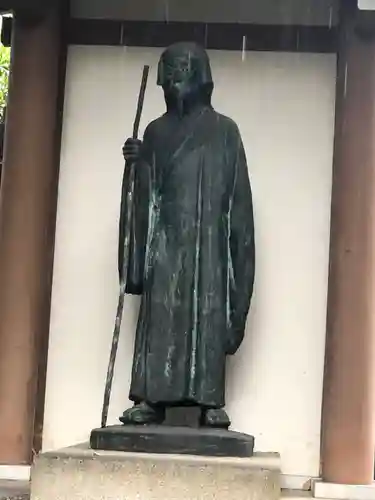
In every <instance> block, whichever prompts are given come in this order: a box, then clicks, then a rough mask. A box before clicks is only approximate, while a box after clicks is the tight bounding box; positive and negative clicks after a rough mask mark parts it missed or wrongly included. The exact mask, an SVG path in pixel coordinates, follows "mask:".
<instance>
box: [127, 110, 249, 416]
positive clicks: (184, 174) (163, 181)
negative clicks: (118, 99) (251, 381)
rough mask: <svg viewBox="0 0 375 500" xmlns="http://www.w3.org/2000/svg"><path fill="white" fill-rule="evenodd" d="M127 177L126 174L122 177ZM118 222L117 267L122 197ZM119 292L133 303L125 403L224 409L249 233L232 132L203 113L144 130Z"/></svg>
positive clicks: (244, 292)
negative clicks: (136, 307)
mask: <svg viewBox="0 0 375 500" xmlns="http://www.w3.org/2000/svg"><path fill="white" fill-rule="evenodd" d="M125 171H126V172H128V169H125ZM128 184H129V179H128V175H127V174H125V175H124V181H123V196H122V207H121V214H122V215H121V220H120V245H119V266H120V269H121V266H122V252H123V242H124V232H125V230H126V228H125V227H124V224H125V222H124V221H125V216H124V214H125V213H126V210H127V207H126V192H127V190H128V188H129V185H128ZM132 213H133V217H132V222H131V227H130V230H131V248H130V262H129V269H128V283H127V292H128V293H132V294H141V295H142V299H141V308H140V313H139V320H138V327H137V332H136V339H135V349H134V360H133V371H132V382H131V389H130V399H131V400H133V401H135V402H140V401H147V402H149V403H154V404H155V403H160V404H164V405H170V406H173V405H201V406H206V407H212V408H220V407H222V406H224V404H225V402H224V398H225V359H226V355H228V354H233V353H235V352H236V350H237V349H238V347H239V346H240V344H241V342H242V340H243V336H244V330H245V323H246V316H247V313H248V309H249V305H250V300H251V295H252V291H253V282H254V264H255V250H254V225H253V207H252V195H251V188H250V182H249V176H248V170H247V165H246V157H245V152H244V148H243V144H242V140H241V137H240V133H239V130H238V128H237V126H236V124H235V123H234V122H233V121H232V120H231V119H229V118H227V117H225V116H223V115H220V114H218V113H217V112H215V111H214V110H213V109H212V108H211V107H210V106H206V107H201V108H199V109H196V110H195V111H193V112H192V113H191V114H189V115H187V116H185V117H184V118H182V119H180V118H178V117H177V116H176V115H173V114H170V113H166V114H165V115H163V116H161V117H160V118H158V119H157V120H155V121H154V122H152V123H151V124H150V125H149V126H148V127H147V129H146V131H145V134H144V139H143V144H142V147H141V152H140V160H139V162H138V163H137V164H136V165H135V192H134V207H133V212H132Z"/></svg>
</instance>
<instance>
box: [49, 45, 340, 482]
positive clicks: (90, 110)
mask: <svg viewBox="0 0 375 500" xmlns="http://www.w3.org/2000/svg"><path fill="white" fill-rule="evenodd" d="M158 54H159V51H158V50H156V49H136V48H134V49H123V48H113V47H102V48H99V47H71V48H70V52H69V60H68V75H67V87H66V105H65V120H64V131H63V143H62V155H61V176H60V188H59V203H58V218H57V238H56V254H55V270H54V284H53V297H52V317H51V333H50V349H49V362H48V377H47V397H46V398H47V399H46V412H45V429H44V447H45V449H51V448H58V447H61V446H65V445H70V444H73V443H75V442H81V441H83V440H86V439H87V438H88V436H89V432H90V430H91V428H93V427H95V426H98V425H99V424H100V413H101V404H102V397H103V389H104V381H105V375H106V367H107V361H108V355H109V349H110V343H111V336H112V329H113V321H114V315H115V310H116V304H117V293H118V282H117V270H116V269H117V268H116V265H117V264H116V257H117V225H118V215H119V205H120V187H121V178H122V171H123V160H122V156H121V146H122V143H123V141H124V139H125V138H126V137H127V136H128V135H129V134H130V133H131V130H132V121H133V117H134V112H135V104H136V98H137V95H138V89H139V82H140V77H141V69H142V65H143V64H145V63H150V64H151V65H152V70H153V72H152V73H151V75H150V81H149V86H148V89H147V95H146V101H145V107H144V114H143V120H142V127H141V128H142V130H143V129H144V127H145V125H146V124H147V122H149V121H150V120H151V119H152V118H154V117H156V116H157V115H159V114H160V113H162V112H163V111H164V104H163V98H162V94H161V91H160V89H159V88H158V87H156V85H155V68H156V62H157V57H158ZM211 59H212V66H213V74H214V79H215V82H216V90H215V94H214V97H215V98H214V104H215V106H216V108H217V109H218V110H220V111H221V112H223V113H225V114H228V115H230V116H231V117H233V118H234V119H235V120H236V121H237V122H238V124H239V126H240V129H241V132H242V135H243V139H244V142H245V146H246V149H247V154H248V160H249V169H250V173H251V179H252V184H253V192H254V205H255V220H256V243H257V278H256V293H255V299H254V302H253V306H252V313H251V317H250V318H249V324H248V331H247V337H246V341H245V343H244V345H243V347H242V348H241V351H240V352H239V353H238V355H237V356H236V357H235V358H233V359H231V360H230V366H229V379H228V387H227V401H228V405H227V408H228V410H229V413H230V415H231V417H232V419H233V427H234V429H236V430H241V431H244V432H247V433H254V435H255V436H256V446H257V448H258V449H259V450H263V451H279V452H281V454H282V461H283V471H284V472H285V473H288V474H300V475H313V476H314V475H317V474H318V472H319V440H320V411H321V397H322V377H323V359H324V342H325V316H326V292H327V269H328V246H329V216H330V192H331V173H332V172H331V164H332V143H333V118H334V94H335V57H334V56H331V55H311V54H286V53H277V54H276V53H247V54H246V57H245V60H242V56H241V53H233V52H232V53H230V52H212V53H211ZM137 306H138V302H137V300H136V299H134V298H129V297H128V298H127V299H126V311H125V318H124V324H123V329H122V334H121V343H120V346H119V354H118V363H117V367H116V373H115V381H114V389H113V398H112V404H111V408H110V422H111V423H115V422H116V419H117V417H118V416H119V415H120V413H122V411H123V410H124V409H125V408H126V407H127V406H128V405H129V402H128V399H127V395H128V387H129V376H130V369H131V359H132V350H133V344H132V343H133V336H134V330H135V323H136V317H137Z"/></svg>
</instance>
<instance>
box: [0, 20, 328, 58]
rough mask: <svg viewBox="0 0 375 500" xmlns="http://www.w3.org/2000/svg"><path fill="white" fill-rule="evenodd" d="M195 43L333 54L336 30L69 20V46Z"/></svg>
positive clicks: (5, 36) (6, 35) (5, 35)
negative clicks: (186, 41) (192, 41)
mask: <svg viewBox="0 0 375 500" xmlns="http://www.w3.org/2000/svg"><path fill="white" fill-rule="evenodd" d="M11 25H12V21H11V20H7V21H6V22H5V23H4V25H3V30H2V31H3V32H2V40H3V43H4V45H9V43H10V39H11ZM185 40H194V41H196V42H198V43H200V44H202V45H203V46H205V47H206V48H208V49H217V50H238V51H242V50H243V48H245V49H246V50H252V51H282V52H315V53H334V52H336V48H337V47H336V46H337V31H336V28H335V27H332V28H329V27H328V26H327V27H325V26H297V25H290V26H275V25H260V24H238V23H237V24H233V23H196V22H186V23H185V22H169V23H166V22H154V21H111V20H105V19H71V20H70V22H69V29H68V43H69V44H71V45H109V46H121V45H126V46H128V47H166V46H168V45H170V44H171V43H174V42H177V41H185Z"/></svg>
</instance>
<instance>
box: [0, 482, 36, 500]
mask: <svg viewBox="0 0 375 500" xmlns="http://www.w3.org/2000/svg"><path fill="white" fill-rule="evenodd" d="M29 498H30V482H29V481H8V480H5V479H3V480H0V500H29Z"/></svg>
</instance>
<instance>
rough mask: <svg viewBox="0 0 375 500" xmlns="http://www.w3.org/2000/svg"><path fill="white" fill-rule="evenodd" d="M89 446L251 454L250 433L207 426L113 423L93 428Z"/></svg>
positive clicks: (95, 447) (214, 455)
mask: <svg viewBox="0 0 375 500" xmlns="http://www.w3.org/2000/svg"><path fill="white" fill-rule="evenodd" d="M90 445H91V448H92V449H93V450H109V451H111V450H115V451H126V452H130V453H133V452H137V453H167V454H175V453H176V454H183V455H206V456H210V457H240V458H248V457H251V456H252V455H253V453H254V437H253V436H249V435H247V434H242V433H240V432H233V431H227V430H226V429H212V428H209V427H200V428H191V427H172V426H164V425H147V426H146V425H145V426H141V425H114V426H111V427H106V428H104V429H94V430H93V431H92V432H91V436H90Z"/></svg>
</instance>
